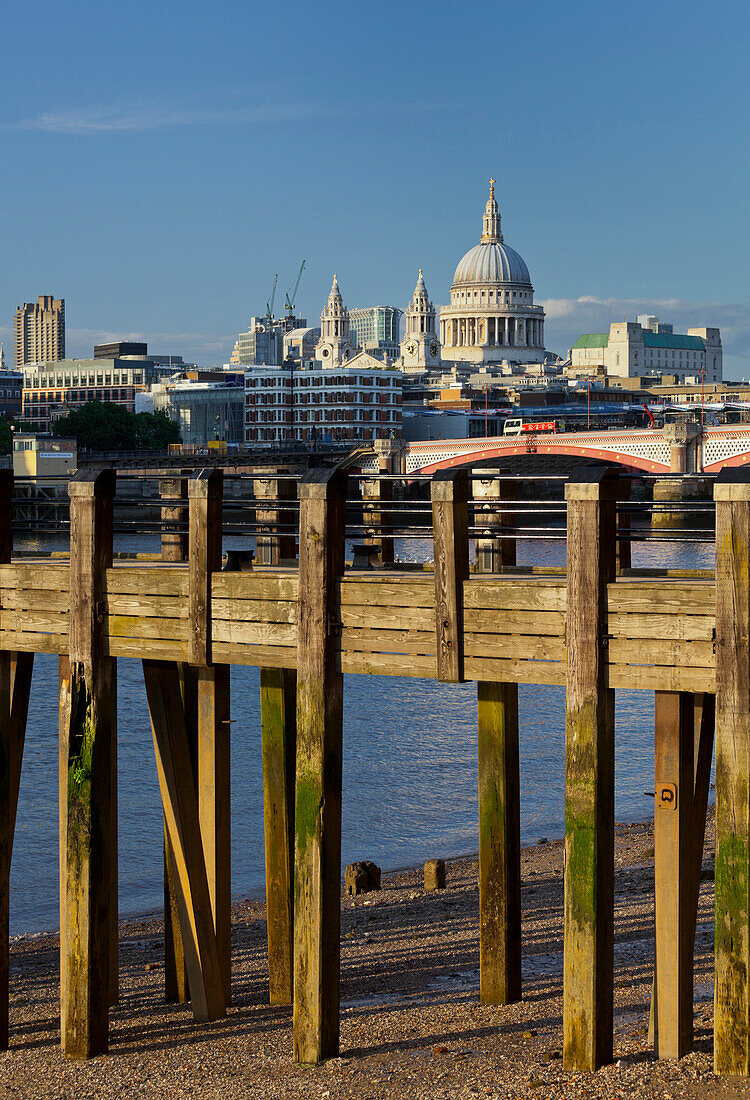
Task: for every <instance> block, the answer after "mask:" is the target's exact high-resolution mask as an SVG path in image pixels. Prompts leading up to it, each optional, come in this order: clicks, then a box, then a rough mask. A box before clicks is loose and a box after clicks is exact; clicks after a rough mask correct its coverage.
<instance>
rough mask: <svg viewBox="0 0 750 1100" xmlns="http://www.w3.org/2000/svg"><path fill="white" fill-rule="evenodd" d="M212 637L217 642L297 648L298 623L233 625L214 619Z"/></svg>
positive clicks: (246, 623)
mask: <svg viewBox="0 0 750 1100" xmlns="http://www.w3.org/2000/svg"><path fill="white" fill-rule="evenodd" d="M211 636H212V638H213V640H214V641H216V642H233V643H235V644H241V645H267V646H274V645H286V646H296V644H297V625H296V623H253V622H249V623H248V622H245V623H232V622H227V621H226V620H224V619H213V620H212V622H211Z"/></svg>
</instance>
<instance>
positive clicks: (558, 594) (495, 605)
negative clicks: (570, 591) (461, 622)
mask: <svg viewBox="0 0 750 1100" xmlns="http://www.w3.org/2000/svg"><path fill="white" fill-rule="evenodd" d="M566 603H567V591H566V587H565V583H564V582H561V581H556V580H538V581H528V580H525V579H524V580H517V579H516V578H515V577H508V578H505V577H503V578H500V577H498V578H497V579H495V580H492V581H487V580H485V579H484V578H483V579H482V580H478V579H476V578H474V577H470V578H469V580H467V581H464V609H465V610H466V609H468V608H479V609H486V610H499V611H503V610H504V611H558V612H559V611H565V606H566Z"/></svg>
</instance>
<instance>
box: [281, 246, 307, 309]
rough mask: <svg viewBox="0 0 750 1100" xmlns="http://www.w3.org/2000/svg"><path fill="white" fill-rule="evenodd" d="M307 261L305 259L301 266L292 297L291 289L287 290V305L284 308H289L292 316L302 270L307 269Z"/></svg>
mask: <svg viewBox="0 0 750 1100" xmlns="http://www.w3.org/2000/svg"><path fill="white" fill-rule="evenodd" d="M306 263H307V260H303V261H302V263H301V264H300V266H299V271H298V272H297V282H296V283H295V284H294V290H293V291H292V295H291V298H290V297H289V291H287V293H286V305H285V306H284V309H285V310H287V312H288V313H289V315H290V316H291V315H292V313H294V302H295V299H296V297H297V291H298V290H299V281H300V279H301V278H302V272H303V271H304V270H305V264H306Z"/></svg>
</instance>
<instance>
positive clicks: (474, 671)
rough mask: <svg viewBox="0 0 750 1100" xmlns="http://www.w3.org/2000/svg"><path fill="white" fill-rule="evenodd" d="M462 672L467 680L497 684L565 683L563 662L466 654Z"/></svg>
mask: <svg viewBox="0 0 750 1100" xmlns="http://www.w3.org/2000/svg"><path fill="white" fill-rule="evenodd" d="M464 674H465V676H466V678H467V680H487V681H490V682H492V683H499V684H501V683H510V684H565V662H564V661H518V660H516V659H514V658H494V659H493V658H488V657H468V656H466V657H465V658H464Z"/></svg>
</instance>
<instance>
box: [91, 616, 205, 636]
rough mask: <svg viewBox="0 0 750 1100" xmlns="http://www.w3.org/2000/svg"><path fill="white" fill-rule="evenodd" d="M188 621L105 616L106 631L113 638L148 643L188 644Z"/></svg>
mask: <svg viewBox="0 0 750 1100" xmlns="http://www.w3.org/2000/svg"><path fill="white" fill-rule="evenodd" d="M188 625H189V624H188V621H187V619H164V618H161V619H157V618H147V617H146V616H145V615H105V616H104V630H105V632H106V633H107V634H109V636H110V637H111V638H140V639H142V640H143V641H144V642H146V643H148V642H150V641H154V640H162V641H170V642H186V641H187V638H188Z"/></svg>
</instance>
